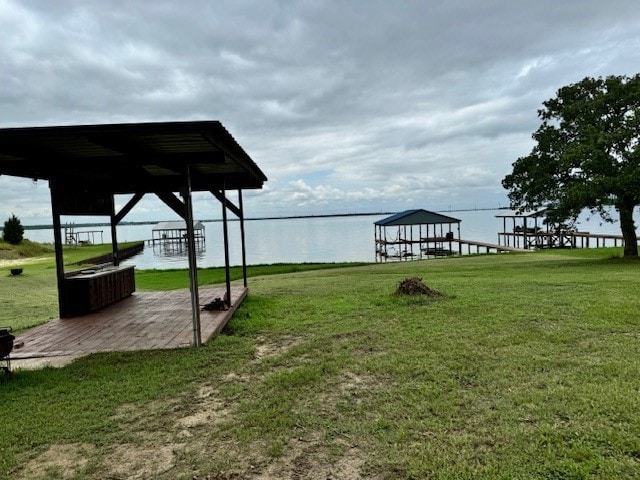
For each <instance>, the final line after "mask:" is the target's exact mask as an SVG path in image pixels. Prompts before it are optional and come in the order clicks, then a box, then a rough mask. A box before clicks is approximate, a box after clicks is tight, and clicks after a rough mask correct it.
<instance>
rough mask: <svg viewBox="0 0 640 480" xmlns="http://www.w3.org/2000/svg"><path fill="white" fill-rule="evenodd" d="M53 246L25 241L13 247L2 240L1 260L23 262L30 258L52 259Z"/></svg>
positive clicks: (0, 240)
mask: <svg viewBox="0 0 640 480" xmlns="http://www.w3.org/2000/svg"><path fill="white" fill-rule="evenodd" d="M53 252H54V249H53V245H49V244H43V243H36V242H31V241H29V240H23V241H22V242H20V243H19V244H18V245H12V244H10V243H7V242H5V241H4V240H2V239H1V238H0V260H21V259H25V258H30V257H52V256H53Z"/></svg>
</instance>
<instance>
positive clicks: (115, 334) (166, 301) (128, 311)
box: [11, 286, 247, 367]
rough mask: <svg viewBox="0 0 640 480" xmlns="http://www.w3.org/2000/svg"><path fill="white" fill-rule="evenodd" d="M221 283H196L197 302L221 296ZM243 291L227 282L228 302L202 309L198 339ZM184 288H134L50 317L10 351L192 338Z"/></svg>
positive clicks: (97, 348) (214, 328) (91, 348)
mask: <svg viewBox="0 0 640 480" xmlns="http://www.w3.org/2000/svg"><path fill="white" fill-rule="evenodd" d="M224 292H225V287H224V286H217V287H200V304H201V306H202V305H204V304H206V303H209V302H211V301H213V300H214V298H216V297H219V298H222V297H223V295H224ZM246 295H247V289H246V288H245V287H243V286H232V287H231V302H232V307H231V309H229V310H226V311H207V310H202V311H201V312H200V324H201V333H202V342H203V343H206V342H207V341H209V340H210V339H211V338H212V337H213V336H214V335H216V334H217V333H218V332H220V330H222V328H224V326H225V325H226V324H227V322H228V321H229V320H230V319H231V317H232V316H233V314H234V312H235V310H236V308H237V307H238V306H239V305H240V304H241V303H242V300H244V298H245V297H246ZM190 298H191V297H190V294H189V290H188V289H184V290H175V291H169V292H137V293H135V294H133V295H132V296H130V297H128V298H126V299H124V300H122V301H120V302H118V303H116V304H114V305H111V306H109V307H106V308H104V309H102V310H100V311H98V312H95V313H91V314H89V315H84V316H80V317H73V318H62V319H57V320H52V321H50V322H48V323H46V324H44V325H40V326H38V327H34V328H32V329H30V330H27V331H26V332H23V333H22V334H20V335H17V338H16V340H15V342H14V343H15V345H16V346H18V345H20V344H21V343H23V345H22V346H20V348H15V347H14V350H13V352H12V353H11V361H12V362H15V364H14V366H16V367H19V366H20V360H25V359H34V358H51V357H59V356H71V357H79V356H83V355H89V354H91V353H97V352H114V351H127V350H129V351H131V350H152V349H171V348H179V347H188V346H191V345H192V344H193V321H192V314H191V299H190Z"/></svg>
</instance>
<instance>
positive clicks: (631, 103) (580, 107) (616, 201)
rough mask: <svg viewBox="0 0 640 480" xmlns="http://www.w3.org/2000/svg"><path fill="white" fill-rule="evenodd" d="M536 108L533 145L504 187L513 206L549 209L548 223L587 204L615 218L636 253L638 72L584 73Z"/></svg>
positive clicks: (639, 200) (627, 251)
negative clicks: (593, 75)
mask: <svg viewBox="0 0 640 480" xmlns="http://www.w3.org/2000/svg"><path fill="white" fill-rule="evenodd" d="M543 106H544V108H542V109H541V110H539V111H538V116H539V117H540V119H541V120H542V124H541V125H540V127H539V128H538V130H536V132H535V133H534V134H533V139H534V140H535V142H536V144H535V146H534V147H533V150H532V151H531V153H530V154H529V155H527V156H526V157H521V158H518V160H516V162H515V163H514V164H513V172H512V173H511V174H510V175H507V176H506V177H505V178H504V179H503V181H502V185H503V186H504V187H505V188H506V189H507V190H508V191H509V199H510V200H511V204H512V206H513V207H514V208H518V209H527V208H539V207H547V208H548V214H547V218H548V219H549V220H550V221H554V222H562V221H566V220H571V219H575V218H576V217H577V216H578V215H579V214H580V212H581V211H582V210H584V209H589V210H591V212H593V213H598V214H600V215H601V216H602V218H603V219H605V220H607V221H613V218H612V217H611V216H610V215H609V212H611V208H612V207H613V208H615V210H616V211H617V212H618V215H619V220H620V228H621V230H622V236H623V238H624V242H625V246H624V256H625V257H637V256H638V239H637V237H636V229H635V225H634V221H633V210H634V208H635V207H636V206H637V205H638V204H640V146H639V143H640V74H636V75H635V76H634V77H626V76H610V77H607V78H597V79H594V78H585V79H584V80H582V81H580V82H578V83H575V84H573V85H568V86H566V87H562V88H561V89H560V90H558V92H557V95H556V97H555V98H552V99H550V100H547V101H546V102H544V103H543Z"/></svg>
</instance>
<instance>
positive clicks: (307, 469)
mask: <svg viewBox="0 0 640 480" xmlns="http://www.w3.org/2000/svg"><path fill="white" fill-rule="evenodd" d="M341 447H343V452H342V454H337V455H336V454H332V453H331V449H330V448H329V447H328V446H327V445H324V444H322V443H320V441H319V440H318V439H317V438H313V439H311V440H308V441H307V440H301V439H297V438H295V439H292V440H291V441H290V442H289V445H288V446H287V448H286V453H285V455H284V456H282V457H280V458H278V459H275V460H273V461H272V462H271V463H269V464H268V465H267V466H266V467H265V468H264V469H263V470H262V471H261V472H259V473H256V474H255V476H253V477H252V478H254V479H255V480H272V479H276V478H288V479H292V480H298V479H299V480H327V479H332V480H342V479H344V480H354V479H356V480H357V479H360V478H365V477H364V476H363V475H362V473H361V469H362V467H363V465H364V463H365V455H364V454H363V452H362V451H361V450H359V449H358V448H356V447H351V446H348V445H341Z"/></svg>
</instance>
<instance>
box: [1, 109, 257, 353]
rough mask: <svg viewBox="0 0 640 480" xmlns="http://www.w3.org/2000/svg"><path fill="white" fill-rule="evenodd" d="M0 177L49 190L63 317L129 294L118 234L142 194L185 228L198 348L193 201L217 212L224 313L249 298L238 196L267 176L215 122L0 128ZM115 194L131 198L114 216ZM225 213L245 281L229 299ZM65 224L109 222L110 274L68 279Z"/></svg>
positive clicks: (130, 288) (128, 276) (129, 276)
mask: <svg viewBox="0 0 640 480" xmlns="http://www.w3.org/2000/svg"><path fill="white" fill-rule="evenodd" d="M0 175H10V176H16V177H24V178H30V179H33V180H44V181H47V182H48V183H49V187H50V191H51V207H52V217H53V230H54V241H55V252H56V253H55V257H56V276H57V284H58V303H59V311H60V317H61V318H66V317H71V316H76V315H79V314H80V315H82V314H84V313H88V312H93V311H95V310H98V309H100V308H102V307H104V306H106V305H109V304H112V303H114V302H117V301H118V300H120V299H123V298H126V297H128V296H129V295H131V293H132V292H133V291H134V290H135V283H134V279H133V270H132V267H128V268H126V267H124V268H123V267H121V266H120V264H119V263H120V262H119V259H118V242H117V236H116V226H117V225H118V224H119V223H120V222H121V221H122V220H123V219H124V217H125V216H126V215H127V214H128V213H129V212H130V211H131V210H132V209H133V208H134V207H135V205H136V204H137V203H138V202H139V201H140V200H141V199H142V198H143V196H144V195H146V194H155V195H156V196H157V197H158V198H160V200H162V201H163V202H164V203H165V204H166V205H167V206H168V207H169V208H170V209H171V210H173V211H174V212H175V213H176V214H177V215H178V216H179V217H180V218H181V219H182V220H184V222H185V223H186V226H187V229H186V235H187V238H186V240H187V245H188V257H189V278H190V303H191V320H192V328H191V330H192V344H193V345H195V346H199V345H200V344H201V341H202V336H201V329H200V300H199V289H198V274H197V265H196V255H195V232H194V228H193V226H194V221H193V205H192V192H210V193H211V194H212V195H213V196H214V197H215V198H216V199H218V200H219V201H220V204H221V207H222V220H223V235H224V252H225V266H226V285H225V289H224V290H225V291H224V293H223V301H224V303H225V305H224V306H225V307H226V308H227V309H231V308H233V307H235V306H236V305H233V304H232V302H233V300H232V299H233V298H236V299H238V298H239V299H240V300H238V301H241V299H242V298H244V294H246V287H247V276H246V254H245V240H244V210H243V202H242V190H243V189H260V188H262V186H263V184H264V182H265V181H266V180H267V177H266V176H265V175H264V173H263V172H262V171H261V170H260V168H258V166H257V165H256V163H255V162H254V161H253V160H252V159H251V157H249V155H248V154H247V153H246V152H245V151H244V150H243V149H242V147H241V146H240V145H239V144H238V143H237V142H236V140H235V139H234V138H233V137H232V136H231V134H230V133H229V132H228V131H227V130H226V129H225V127H224V126H223V125H222V124H221V123H220V122H218V121H194V122H162V123H130V124H107V125H81V126H51V127H29V128H7V129H0ZM229 191H237V199H238V200H237V202H238V203H237V205H236V204H234V203H233V202H232V201H230V200H229V198H228V197H227V194H228V192H229ZM176 193H179V196H178V195H176ZM120 194H129V195H131V198H130V199H129V201H128V202H127V203H126V205H124V207H122V209H120V211H116V210H115V201H114V197H115V195H120ZM228 211H230V212H231V213H233V214H234V215H236V216H237V217H238V219H239V220H240V233H241V235H240V236H241V243H242V264H243V274H244V275H243V276H244V294H243V295H240V296H238V295H233V296H232V294H231V281H230V272H229V242H228V226H227V213H228ZM64 215H77V216H82V215H91V216H107V217H109V219H110V227H111V238H112V250H113V262H112V265H109V266H108V267H107V268H103V269H102V270H94V271H90V272H88V271H82V272H65V267H64V259H63V241H62V233H61V226H62V225H61V216H64ZM96 292H97V293H96ZM158 301H160V302H161V301H162V298H159V300H158Z"/></svg>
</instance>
